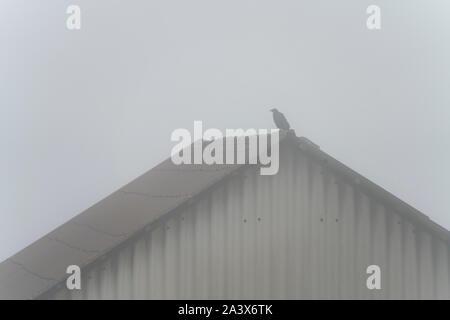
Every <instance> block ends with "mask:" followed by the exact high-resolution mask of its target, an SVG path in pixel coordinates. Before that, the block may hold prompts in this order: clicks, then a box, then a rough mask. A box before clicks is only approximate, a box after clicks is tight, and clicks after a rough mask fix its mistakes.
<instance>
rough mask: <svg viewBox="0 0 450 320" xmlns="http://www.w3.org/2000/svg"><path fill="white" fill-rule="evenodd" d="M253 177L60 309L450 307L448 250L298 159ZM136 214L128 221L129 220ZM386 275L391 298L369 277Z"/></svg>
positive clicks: (181, 215)
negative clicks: (198, 302)
mask: <svg viewBox="0 0 450 320" xmlns="http://www.w3.org/2000/svg"><path fill="white" fill-rule="evenodd" d="M281 151H282V152H281V160H280V161H281V163H280V171H279V173H278V174H277V175H275V176H261V175H259V172H257V171H256V170H255V169H254V168H247V169H245V170H244V171H241V172H239V174H237V175H233V176H232V177H231V178H229V179H226V180H224V181H223V182H220V183H219V185H218V186H216V187H215V188H212V189H211V190H210V191H207V192H206V193H203V194H202V195H200V196H199V197H198V198H197V199H196V200H195V201H193V202H192V203H191V204H190V205H188V206H186V207H185V208H183V209H178V210H177V212H174V213H173V214H169V215H167V216H166V217H163V218H162V220H160V221H157V222H155V223H154V224H153V225H152V228H151V229H150V230H148V231H147V232H145V233H143V234H142V235H141V236H139V237H137V238H136V239H134V240H132V241H130V242H128V243H127V244H126V245H125V246H122V247H121V248H119V249H116V250H114V251H113V252H111V253H110V255H109V256H108V257H107V258H105V259H104V260H103V261H98V262H95V263H94V264H93V265H91V266H89V267H87V268H86V269H85V270H83V289H82V290H81V291H76V290H75V291H70V292H69V291H68V290H66V289H65V288H64V287H63V288H59V289H56V290H53V291H52V292H49V293H47V294H46V295H45V296H43V297H42V298H51V299H53V298H55V299H166V298H167V299H211V298H212V299H313V298H318V299H330V298H336V299H402V298H412V299H416V298H420V299H443V298H444V299H449V298H450V278H449V274H450V271H449V247H448V244H447V243H445V242H444V241H442V240H440V239H439V238H437V237H434V236H433V235H432V234H430V233H429V232H428V231H426V230H425V229H421V228H420V227H418V226H417V225H415V224H414V223H413V222H412V221H409V220H408V219H406V218H405V217H404V216H403V215H401V214H399V213H397V212H395V211H394V210H393V209H392V208H390V207H387V206H385V205H384V204H383V203H379V202H377V201H376V200H375V199H373V198H371V196H370V195H367V194H363V193H361V192H360V190H359V188H358V187H357V186H355V185H353V184H351V183H349V182H348V181H345V180H344V179H343V178H340V177H338V176H336V175H335V174H334V173H333V172H331V171H330V170H329V169H327V168H326V167H322V166H321V165H320V164H319V163H318V162H317V161H314V160H312V159H310V158H309V157H307V156H306V155H304V154H303V153H302V151H301V150H299V149H297V148H288V147H286V148H282V150H281ZM124 214H126V212H124ZM371 264H376V265H379V266H380V267H381V286H382V289H381V290H368V289H367V287H366V279H367V276H368V275H367V274H366V268H367V266H368V265H371Z"/></svg>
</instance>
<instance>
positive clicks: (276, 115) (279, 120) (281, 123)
mask: <svg viewBox="0 0 450 320" xmlns="http://www.w3.org/2000/svg"><path fill="white" fill-rule="evenodd" d="M270 111H271V112H272V115H273V121H274V122H275V125H276V126H277V128H278V129H282V130H289V129H290V128H291V126H290V125H289V122H288V121H287V120H286V117H285V116H284V114H282V113H281V112H280V111H278V110H277V108H273V109H270Z"/></svg>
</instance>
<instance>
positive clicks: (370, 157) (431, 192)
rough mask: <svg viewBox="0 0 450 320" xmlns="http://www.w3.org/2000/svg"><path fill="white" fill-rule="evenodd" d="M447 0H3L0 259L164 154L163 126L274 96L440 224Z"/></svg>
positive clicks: (449, 181)
mask: <svg viewBox="0 0 450 320" xmlns="http://www.w3.org/2000/svg"><path fill="white" fill-rule="evenodd" d="M69 4H78V5H80V7H81V10H82V28H81V30H80V31H68V30H67V29H66V18H67V15H66V13H65V11H66V8H67V6H68V5H69ZM370 4H377V5H379V6H380V7H381V14H382V29H381V30H379V31H369V30H367V28H366V17H367V15H366V13H365V10H366V8H367V6H368V5H370ZM449 9H450V4H449V3H448V1H444V0H442V1H437V0H435V1H418V0H417V1H411V0H408V1H407V0H403V1H400V0H397V1H379V0H377V1H375V0H372V1H364V0H353V1H332V0H328V1H318V0H311V1H299V0H278V1H266V0H264V1H262V0H258V1H256V0H253V1H248V0H227V1H224V0H222V1H219V0H216V1H211V0H208V1H207V0H202V1H198V0H189V1H181V0H177V1H175V0H167V1H147V0H142V1H140V0H128V1H113V0H108V1H106V0H72V1H61V0H59V1H56V0H40V1H25V0H1V2H0V172H1V175H0V177H1V179H0V221H1V223H0V261H1V260H3V259H5V258H7V257H9V256H10V255H12V254H14V253H15V252H17V251H18V250H20V249H22V248H23V247H25V246H27V245H28V244H30V243H31V242H33V241H35V240H37V239H38V238H40V237H42V236H43V235H45V234H46V233H47V232H49V231H51V230H52V229H54V228H55V227H57V226H59V225H61V224H62V223H64V222H66V221H67V220H68V219H70V218H71V217H73V216H75V215H77V214H79V213H80V212H81V211H83V210H85V209H86V208H87V207H89V206H91V205H93V204H94V203H96V202H98V201H100V200H101V199H103V198H104V197H106V196H107V195H109V194H110V193H112V192H113V191H115V190H117V189H118V188H120V187H121V186H123V185H124V184H126V183H128V182H130V181H131V180H133V179H134V178H136V177H138V176H139V175H141V174H143V173H144V172H146V171H147V170H149V169H151V168H152V167H153V166H155V165H156V164H157V163H159V162H160V161H162V160H163V159H165V158H167V157H168V156H170V151H171V148H172V147H173V145H174V143H173V142H171V141H170V134H171V132H172V131H173V130H174V129H176V128H187V129H189V130H192V129H193V128H192V126H193V121H194V120H202V121H203V123H204V126H205V127H206V128H209V127H214V128H219V129H221V130H224V129H225V128H272V127H273V124H272V119H271V114H270V112H269V111H268V110H269V109H270V108H271V107H277V108H278V109H279V110H281V111H282V112H283V113H284V114H285V115H286V116H287V118H288V120H289V122H290V123H291V126H292V127H293V128H294V129H295V130H296V132H297V135H298V136H306V137H308V138H309V139H311V140H312V141H314V142H315V143H317V144H318V145H320V147H321V149H322V150H324V151H325V152H327V153H329V154H330V155H331V156H333V157H335V158H337V159H338V160H340V161H342V162H343V163H344V164H346V165H347V166H349V167H351V168H352V169H354V170H355V171H357V172H359V173H361V174H362V175H364V176H365V177H367V178H368V179H370V180H372V181H373V182H375V183H377V184H379V185H381V186H382V187H383V188H385V189H387V190H388V191H390V192H392V193H393V194H394V195H396V196H398V197H400V198H401V199H402V200H404V201H406V202H407V203H409V204H411V205H412V206H414V207H415V208H417V209H418V210H420V211H422V212H423V213H425V214H426V215H428V216H429V217H430V218H432V219H433V220H435V221H436V222H438V223H440V224H442V225H443V226H445V227H446V228H450V204H449V200H448V196H449V190H450V170H449V169H448V164H449V163H450V110H449V107H450V90H449V88H448V84H449V80H450V65H449V59H448V57H450V45H449V43H448V39H450V19H448V10H449Z"/></svg>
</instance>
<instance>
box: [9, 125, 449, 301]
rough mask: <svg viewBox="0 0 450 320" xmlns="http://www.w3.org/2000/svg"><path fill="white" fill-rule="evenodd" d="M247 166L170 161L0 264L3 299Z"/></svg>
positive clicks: (39, 287) (415, 214)
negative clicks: (180, 163) (182, 163)
mask: <svg viewBox="0 0 450 320" xmlns="http://www.w3.org/2000/svg"><path fill="white" fill-rule="evenodd" d="M280 143H282V144H285V145H288V146H289V147H295V148H300V149H301V150H302V151H304V152H305V153H306V154H307V155H308V156H310V157H312V158H313V159H315V160H316V161H319V162H320V163H321V164H322V165H323V166H326V167H327V168H329V169H330V170H332V171H333V172H334V173H335V174H337V175H340V176H342V177H343V178H345V179H346V180H348V181H349V182H350V183H352V184H357V185H358V187H359V188H361V190H364V191H365V192H367V193H369V194H370V195H371V196H373V197H375V198H377V199H379V200H380V201H382V202H384V203H386V204H389V205H390V206H393V207H394V208H395V209H396V211H397V212H398V213H400V214H403V215H406V216H408V218H409V219H411V220H412V221H414V222H415V223H417V224H420V225H421V226H423V227H424V228H426V229H428V230H430V231H432V232H433V233H434V234H436V235H437V236H438V237H440V238H441V239H443V240H445V241H447V242H448V241H449V239H450V232H449V231H447V230H446V229H444V228H442V227H441V226H439V225H437V224H436V223H434V222H433V221H431V220H430V219H429V218H428V217H427V216H425V215H424V214H422V213H421V212H419V211H418V210H416V209H414V208H413V207H411V206H409V205H408V204H406V203H405V202H403V201H401V200H400V199H398V198H396V197H395V196H394V195H392V194H390V193H389V192H387V191H386V190H384V189H382V188H381V187H379V186H377V185H376V184H374V183H372V182H371V181H369V180H368V179H366V178H364V177H362V176H361V175H359V174H358V173H356V172H354V171H353V170H351V169H350V168H348V167H346V166H345V165H343V164H342V163H340V162H339V161H337V160H336V159H334V158H332V157H330V156H329V155H327V154H326V153H325V152H323V151H321V150H320V148H319V147H318V146H317V145H315V144H314V143H312V142H311V141H309V140H308V139H307V138H299V137H296V136H295V133H294V132H293V131H290V132H287V133H286V132H282V134H281V135H280ZM242 166H245V165H206V164H201V165H175V164H173V163H172V161H171V159H170V158H169V159H167V160H165V161H164V162H162V163H161V164H159V165H158V166H156V167H154V168H153V169H151V170H150V171H148V172H147V173H145V174H143V175H142V176H140V177H138V178H137V179H135V180H134V181H132V182H130V183H129V184H127V185H125V186H124V187H122V188H120V189H119V190H117V191H116V192H114V193H113V194H111V195H110V196H108V197H106V198H105V199H103V200H101V201H100V202H98V203H97V204H95V205H93V206H92V207H90V208H88V209H87V210H85V211H84V212H82V213H81V214H79V215H77V216H76V217H74V218H72V219H71V220H69V221H68V222H66V223H65V224H63V225H62V226H60V227H58V228H57V229H55V230H53V231H52V232H50V233H49V234H47V235H45V236H44V237H42V238H41V239H40V240H38V241H36V242H34V243H33V244H31V245H30V246H28V247H27V248H25V249H23V250H22V251H20V252H18V253H17V254H15V255H14V256H12V257H10V258H9V259H7V260H6V261H4V262H2V263H1V264H0V299H33V298H36V297H38V296H40V295H41V294H43V293H45V292H46V291H48V290H49V289H51V288H52V287H54V286H55V285H56V284H58V283H60V282H61V281H63V280H64V279H65V277H66V276H67V274H66V268H67V266H68V265H73V264H75V265H78V266H80V267H85V266H86V265H88V264H90V263H92V262H93V261H96V260H97V259H99V258H101V257H102V256H103V255H105V254H106V253H108V252H109V251H111V250H112V249H114V248H115V247H117V246H119V245H120V244H122V243H123V242H125V241H126V240H128V239H129V238H131V237H133V235H135V234H136V233H138V232H139V231H141V230H145V229H146V228H147V227H148V226H150V225H151V224H152V223H153V222H155V221H156V220H157V219H158V218H160V217H161V216H163V215H165V214H168V213H169V212H172V211H173V210H174V209H176V208H178V207H179V206H181V205H183V204H185V203H187V202H189V201H190V199H192V198H193V197H195V196H197V195H199V194H201V193H202V192H203V191H205V190H207V189H209V187H211V186H212V185H214V184H216V183H218V182H220V181H221V180H223V179H224V178H225V177H226V176H228V175H230V174H231V173H233V172H234V171H235V170H237V169H239V168H241V167H242Z"/></svg>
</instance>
